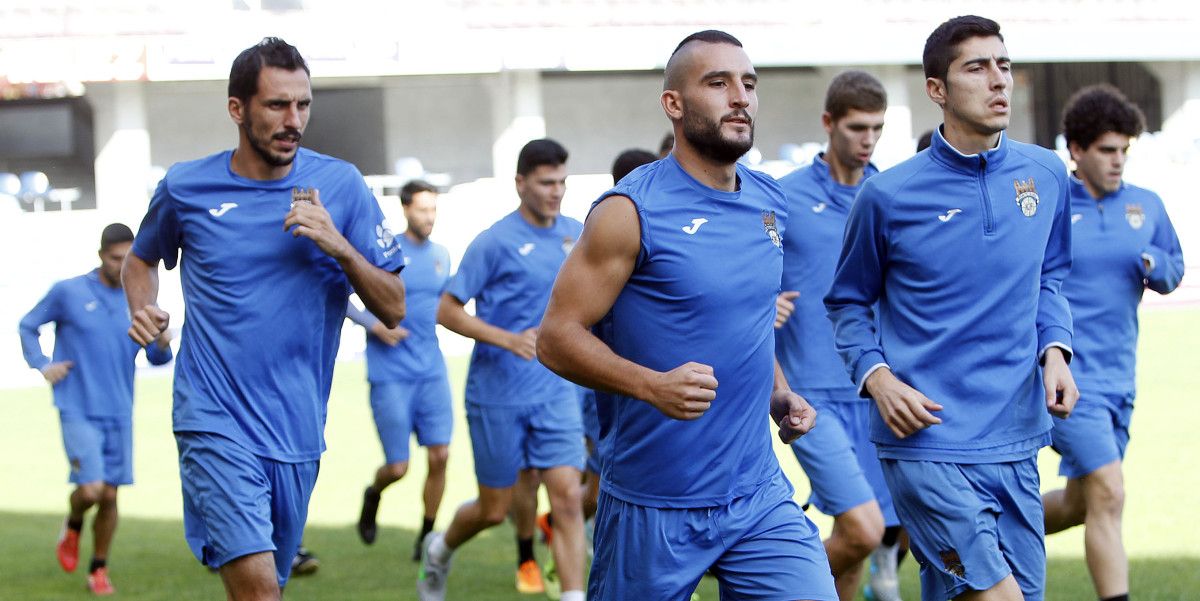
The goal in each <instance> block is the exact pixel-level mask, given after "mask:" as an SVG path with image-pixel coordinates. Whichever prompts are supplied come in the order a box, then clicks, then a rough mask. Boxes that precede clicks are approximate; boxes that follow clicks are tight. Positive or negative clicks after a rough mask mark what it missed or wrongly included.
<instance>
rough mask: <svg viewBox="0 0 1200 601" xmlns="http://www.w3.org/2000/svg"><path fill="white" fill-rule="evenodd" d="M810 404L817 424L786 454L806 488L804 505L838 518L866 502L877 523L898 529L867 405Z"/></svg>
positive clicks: (869, 409) (820, 402) (862, 402)
mask: <svg viewBox="0 0 1200 601" xmlns="http://www.w3.org/2000/svg"><path fill="white" fill-rule="evenodd" d="M810 402H811V403H812V405H813V407H814V408H815V409H816V410H817V425H816V427H814V428H813V429H812V430H811V431H809V433H808V434H805V435H804V436H801V437H800V438H799V439H798V440H796V442H793V443H792V452H793V453H795V454H796V460H797V461H799V462H800V466H801V467H802V468H804V473H805V474H807V475H808V481H809V483H810V485H811V486H812V495H811V496H810V497H809V499H808V500H809V502H810V503H812V504H813V505H814V506H816V508H817V509H819V510H820V511H821V513H823V514H825V515H831V516H839V515H841V514H843V513H845V512H847V511H849V510H850V509H853V508H855V507H858V506H859V505H862V504H863V503H866V502H868V501H878V502H879V509H880V510H882V512H883V523H884V524H885V525H887V526H897V525H899V524H900V519H899V518H898V517H896V508H895V507H894V506H893V505H892V493H891V492H889V491H888V487H887V483H886V482H884V481H883V469H882V468H881V467H879V455H878V454H877V452H876V451H875V443H873V442H871V437H870V435H871V428H870V415H871V412H872V411H874V408H872V406H871V401H869V400H858V401H851V402H823V401H810Z"/></svg>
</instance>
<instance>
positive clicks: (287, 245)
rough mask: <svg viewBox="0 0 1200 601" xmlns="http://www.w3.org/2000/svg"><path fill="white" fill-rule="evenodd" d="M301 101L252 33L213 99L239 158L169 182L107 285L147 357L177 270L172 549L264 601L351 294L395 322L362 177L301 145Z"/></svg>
mask: <svg viewBox="0 0 1200 601" xmlns="http://www.w3.org/2000/svg"><path fill="white" fill-rule="evenodd" d="M311 103H312V88H311V85H310V82H309V73H308V66H307V65H306V64H305V62H304V59H303V58H302V57H301V56H300V53H299V51H297V50H296V48H294V47H293V46H291V45H289V44H287V43H286V42H284V41H283V40H280V39H278V38H266V39H264V40H263V41H262V42H261V43H259V44H257V45H255V46H252V47H250V48H248V49H246V50H245V51H243V52H242V53H241V54H239V55H238V57H237V58H236V59H234V62H233V67H232V69H231V71H230V75H229V99H228V104H227V106H228V110H229V116H230V118H231V119H232V120H233V122H234V123H235V124H236V125H237V126H238V145H237V147H236V148H235V149H234V150H232V151H225V152H220V153H217V154H214V155H211V156H209V157H206V158H203V159H199V160H196V161H189V162H185V163H179V164H177V165H174V166H172V167H171V169H170V170H168V171H167V175H166V177H164V178H163V180H162V181H161V182H160V183H159V185H158V189H157V190H156V191H155V193H154V196H153V198H152V199H151V201H150V207H149V210H148V211H147V213H146V217H145V219H144V220H143V221H142V227H141V231H139V232H138V236H137V239H136V240H135V241H134V244H133V251H132V253H130V255H129V257H128V260H127V261H126V262H125V267H124V271H123V274H122V276H123V277H122V279H123V281H124V284H125V291H126V294H127V296H128V301H129V306H130V309H131V311H132V312H133V326H132V327H131V328H130V332H129V333H130V336H131V337H133V339H134V340H135V341H137V342H139V343H143V344H144V343H146V342H147V341H149V340H150V339H152V338H154V337H155V336H157V335H158V334H159V333H160V332H162V330H163V329H165V328H166V326H167V323H168V320H169V316H168V315H167V314H166V312H164V311H162V310H161V309H160V308H158V307H157V306H156V304H155V302H156V300H157V298H158V264H159V262H162V263H165V264H166V267H167V268H168V269H171V268H174V267H175V266H176V265H177V264H178V265H180V266H181V272H182V273H181V279H182V283H183V295H184V302H185V309H186V314H185V317H186V320H185V323H184V325H183V333H182V337H181V341H182V343H181V346H180V351H179V360H178V361H177V362H176V366H175V390H174V396H175V405H174V415H173V422H174V424H173V426H174V431H175V439H176V443H177V445H178V448H179V470H180V476H181V480H182V483H183V504H184V507H183V510H184V530H185V537H186V539H187V541H188V544H189V545H190V546H191V548H192V551H193V553H195V555H196V557H197V558H198V559H200V560H201V561H202V562H204V563H205V564H207V565H209V566H210V567H218V568H219V569H220V573H221V579H222V581H223V582H224V584H225V590H226V593H227V594H228V596H229V598H231V599H239V600H240V599H254V600H259V599H279V598H280V596H281V590H282V588H283V585H284V584H285V583H286V582H287V579H288V574H289V571H290V569H291V566H292V560H293V558H294V557H295V555H296V549H297V547H298V545H299V544H300V535H301V534H302V533H303V531H304V521H305V518H306V517H307V513H308V501H309V497H310V495H311V494H312V489H313V485H314V484H315V483H316V478H317V469H318V463H319V461H320V457H321V453H322V451H324V448H325V443H324V436H323V433H324V428H325V415H326V403H327V401H328V399H329V389H330V385H331V383H332V377H333V362H334V357H335V356H336V355H337V347H338V341H339V339H340V335H341V328H342V322H343V321H345V316H346V300H347V298H348V297H349V295H350V293H351V291H353V292H357V293H358V296H359V297H360V298H361V299H362V300H363V303H364V304H365V305H366V306H367V309H369V310H370V311H371V313H373V314H374V315H376V316H378V317H379V319H380V321H382V322H383V323H384V324H385V325H387V326H389V327H393V326H395V325H396V324H397V323H399V322H400V320H401V319H402V318H403V317H404V284H403V282H401V280H400V278H399V277H397V275H396V274H397V273H398V272H399V271H400V270H401V269H402V268H403V267H404V253H403V252H402V251H401V250H400V247H399V246H398V244H397V242H396V240H395V237H394V236H393V235H392V232H391V231H390V230H389V229H388V224H387V223H386V221H384V219H383V213H382V212H381V211H380V210H379V205H378V203H376V201H375V198H374V196H372V194H371V192H370V190H369V189H368V188H367V186H366V183H365V182H363V179H362V175H361V174H359V172H358V170H357V169H355V168H354V167H353V166H352V165H350V164H348V163H346V162H344V161H340V160H338V159H335V158H332V157H328V156H324V155H321V154H317V153H315V152H312V151H310V150H307V149H304V148H301V147H300V139H301V136H302V135H303V133H304V129H305V126H306V125H307V124H308V117H309V108H310V105H311ZM181 251H182V259H180V253H181Z"/></svg>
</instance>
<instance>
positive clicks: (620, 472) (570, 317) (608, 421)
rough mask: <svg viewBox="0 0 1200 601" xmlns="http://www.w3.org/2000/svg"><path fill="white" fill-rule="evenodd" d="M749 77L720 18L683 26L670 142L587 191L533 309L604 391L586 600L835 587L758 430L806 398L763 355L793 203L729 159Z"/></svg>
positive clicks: (550, 355)
mask: <svg viewBox="0 0 1200 601" xmlns="http://www.w3.org/2000/svg"><path fill="white" fill-rule="evenodd" d="M757 80H758V77H757V75H756V73H755V70H754V67H753V66H752V65H751V63H750V60H749V58H748V57H747V56H746V53H745V52H744V51H743V50H742V47H741V43H740V42H739V41H738V40H737V39H736V38H734V37H733V36H730V35H729V34H727V33H724V32H720V31H703V32H699V33H696V34H692V35H690V36H688V37H687V38H685V39H684V40H683V41H682V42H680V44H679V46H678V47H677V48H676V50H675V52H674V53H673V54H672V56H671V58H670V60H669V61H668V62H667V67H666V73H665V82H664V91H663V93H662V96H661V103H662V106H663V109H664V111H665V112H666V114H667V116H668V117H669V118H670V120H671V124H672V126H673V129H674V132H675V144H674V149H673V150H672V151H671V153H670V155H669V156H667V158H665V159H662V160H660V161H657V162H654V163H651V164H650V165H647V166H644V167H642V168H640V169H638V170H636V171H635V172H633V173H632V174H630V175H628V176H626V177H625V178H624V179H622V180H621V182H620V183H619V184H617V186H616V187H614V188H613V189H612V190H610V191H608V192H607V193H605V194H604V195H603V196H602V197H601V198H600V200H598V201H597V202H596V204H594V205H593V207H592V211H591V214H590V215H589V217H588V220H587V226H586V228H585V231H584V234H583V237H582V238H581V239H580V243H579V247H578V248H576V250H575V252H574V253H572V254H571V256H570V257H568V259H567V262H566V263H565V264H564V265H563V269H562V272H561V273H560V274H559V277H558V280H557V282H556V284H555V289H554V293H553V296H552V299H551V303H550V306H549V309H548V310H547V311H546V318H545V320H544V321H543V322H542V329H541V335H540V336H539V338H538V356H539V357H542V359H543V360H544V361H545V362H546V364H547V365H548V366H550V367H551V368H552V369H554V370H555V371H557V372H558V373H560V374H562V375H563V376H564V377H568V378H570V379H572V380H574V381H576V382H577V383H579V384H580V385H583V386H587V387H589V388H593V389H596V390H597V391H598V392H597V398H596V401H597V412H598V414H599V419H600V437H601V440H600V448H601V458H602V460H601V469H602V481H601V494H600V499H599V506H598V508H597V511H596V532H595V545H594V546H595V559H594V561H593V563H592V573H591V579H590V581H589V585H588V592H589V598H591V599H601V600H618V599H620V600H623V599H686V598H688V595H689V594H691V593H692V592H693V591H694V590H695V588H696V584H697V583H698V582H699V581H700V578H701V576H702V575H703V574H704V573H705V572H706V571H707V570H709V568H710V567H711V568H712V570H713V571H714V572H715V573H716V576H717V578H718V580H719V582H720V586H721V594H722V598H739V599H740V598H755V599H780V600H782V599H788V600H793V599H823V600H830V601H832V600H833V599H836V598H837V595H836V593H835V591H834V586H833V579H832V578H831V577H830V574H829V563H828V562H827V560H826V558H825V552H824V550H823V549H822V548H821V542H820V538H819V535H818V532H817V529H816V528H815V527H814V526H813V524H812V522H810V521H809V520H808V519H807V518H806V517H805V516H804V514H803V512H802V511H801V510H800V507H799V506H798V505H797V504H796V503H795V502H794V501H793V500H792V494H793V492H794V491H793V489H792V487H791V485H790V484H789V483H788V481H787V480H786V479H785V478H784V476H783V472H782V471H781V470H780V468H779V463H778V461H777V460H776V458H775V454H774V452H773V450H772V448H771V438H770V436H769V434H768V433H767V432H766V431H765V430H764V428H763V426H764V425H765V424H764V423H763V422H764V421H765V420H766V419H768V416H769V417H770V419H772V420H773V421H774V422H775V423H776V425H777V427H778V428H779V436H780V438H781V439H783V440H784V441H785V442H791V441H792V440H793V439H794V438H796V437H797V436H800V435H801V434H802V433H803V432H806V431H807V430H808V429H809V428H810V427H811V426H812V421H813V419H814V418H815V413H814V412H813V410H812V408H811V407H809V406H808V404H807V403H805V402H804V400H803V399H802V398H801V397H800V396H799V395H796V394H795V393H793V392H792V391H791V390H790V389H789V388H788V387H787V383H786V381H785V380H784V378H783V375H782V372H781V371H780V370H779V369H778V365H777V364H776V363H775V361H774V353H775V348H774V347H775V338H774V336H773V324H774V321H775V302H774V300H775V297H776V296H777V295H778V294H779V283H780V277H781V274H782V269H783V248H782V242H781V237H782V236H784V235H785V231H784V230H785V228H786V225H787V215H788V213H787V211H788V207H787V203H786V200H785V198H784V195H783V192H782V190H780V188H779V186H778V184H776V183H775V181H774V180H773V179H771V178H770V177H769V176H766V175H763V174H761V173H757V172H754V171H750V170H749V169H746V168H745V167H743V166H741V165H738V164H737V159H738V157H740V156H742V155H743V154H744V153H745V152H746V151H748V150H749V149H750V148H751V146H752V145H753V140H754V117H755V114H756V112H757V109H758V97H757V93H756V90H755V88H756V83H757ZM718 382H719V383H720V388H718Z"/></svg>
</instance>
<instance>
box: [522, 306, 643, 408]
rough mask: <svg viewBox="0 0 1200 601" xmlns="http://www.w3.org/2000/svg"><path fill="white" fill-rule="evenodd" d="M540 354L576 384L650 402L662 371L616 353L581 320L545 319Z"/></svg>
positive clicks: (539, 341)
mask: <svg viewBox="0 0 1200 601" xmlns="http://www.w3.org/2000/svg"><path fill="white" fill-rule="evenodd" d="M537 357H538V361H541V363H542V365H545V366H546V367H547V368H549V369H550V371H553V372H554V373H556V374H558V375H560V376H562V377H563V378H566V379H568V380H570V381H572V382H575V383H576V384H579V385H581V386H585V387H587V388H591V389H593V390H603V391H606V392H612V393H616V394H620V395H624V396H627V397H632V398H635V399H641V400H643V401H647V402H650V401H651V400H652V399H651V397H652V396H653V390H654V386H653V384H654V382H655V380H656V379H657V378H658V377H660V376H661V375H662V373H661V372H658V371H655V370H653V369H650V368H648V367H643V366H641V365H638V364H637V363H634V362H632V361H630V360H628V359H625V358H624V357H621V356H620V355H618V354H616V353H614V352H613V351H612V349H611V348H609V347H608V345H606V344H604V343H603V342H602V341H601V340H600V339H599V338H597V337H596V335H595V334H592V332H591V331H590V330H588V329H587V328H585V327H583V326H582V325H581V324H578V323H555V322H554V321H545V320H544V321H542V325H541V328H540V329H539V330H538V340H537Z"/></svg>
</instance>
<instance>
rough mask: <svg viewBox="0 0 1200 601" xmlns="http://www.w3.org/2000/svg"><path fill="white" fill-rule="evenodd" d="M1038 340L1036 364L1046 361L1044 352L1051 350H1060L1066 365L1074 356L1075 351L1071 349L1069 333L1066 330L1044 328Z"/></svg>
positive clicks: (1061, 328) (1053, 327)
mask: <svg viewBox="0 0 1200 601" xmlns="http://www.w3.org/2000/svg"><path fill="white" fill-rule="evenodd" d="M1038 338H1039V340H1038V355H1037V356H1038V363H1043V362H1045V361H1046V351H1048V350H1050V349H1051V348H1059V349H1062V352H1063V355H1065V357H1064V358H1065V359H1066V360H1067V363H1070V362H1071V357H1073V356H1074V355H1075V351H1074V350H1073V349H1072V348H1071V333H1070V332H1068V331H1067V329H1066V328H1063V327H1060V326H1051V327H1049V328H1046V330H1045V331H1044V332H1042V334H1041V335H1040V336H1039V337H1038Z"/></svg>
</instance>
